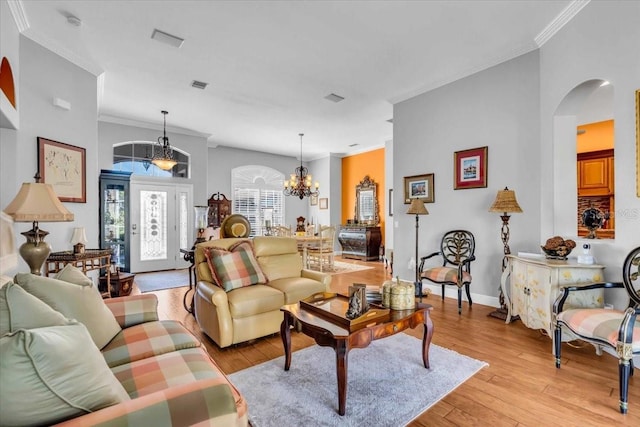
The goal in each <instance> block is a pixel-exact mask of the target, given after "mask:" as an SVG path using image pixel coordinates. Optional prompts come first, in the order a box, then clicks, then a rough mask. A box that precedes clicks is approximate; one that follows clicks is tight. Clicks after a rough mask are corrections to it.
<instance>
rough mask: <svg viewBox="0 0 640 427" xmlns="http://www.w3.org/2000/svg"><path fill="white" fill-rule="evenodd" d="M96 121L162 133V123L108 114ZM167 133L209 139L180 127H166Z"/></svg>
mask: <svg viewBox="0 0 640 427" xmlns="http://www.w3.org/2000/svg"><path fill="white" fill-rule="evenodd" d="M98 121H99V122H103V123H113V124H117V125H124V126H132V127H137V128H142V129H151V130H157V131H160V132H162V130H163V126H162V123H149V122H144V121H142V120H134V119H126V118H124V117H118V116H111V115H108V114H99V115H98ZM167 132H171V133H177V134H180V135H187V136H196V137H198V138H208V137H209V134H208V133H201V132H196V131H193V130H189V129H185V128H180V127H173V126H167Z"/></svg>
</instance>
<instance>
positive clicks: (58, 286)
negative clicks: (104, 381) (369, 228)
mask: <svg viewBox="0 0 640 427" xmlns="http://www.w3.org/2000/svg"><path fill="white" fill-rule="evenodd" d="M14 282H15V283H16V284H17V285H20V286H21V287H22V289H24V290H25V291H27V292H29V293H30V294H31V295H34V296H36V297H38V298H39V299H41V300H42V301H44V302H45V303H47V304H48V305H49V306H51V307H52V308H53V309H54V310H56V311H59V312H60V313H62V314H63V315H64V316H65V317H68V318H71V319H76V320H77V321H79V322H80V323H82V324H83V325H85V326H86V327H87V329H88V330H89V333H90V334H91V338H92V339H93V342H94V343H95V344H96V346H97V347H98V348H102V347H104V346H105V345H107V344H108V343H109V341H111V340H112V339H113V337H115V336H116V334H117V333H118V332H120V331H121V328H120V325H119V324H118V322H117V321H116V318H115V317H114V315H113V313H112V312H111V310H109V308H108V307H107V306H106V304H105V303H104V301H102V297H100V294H98V292H97V291H96V290H95V289H94V287H89V286H78V285H74V284H71V283H67V282H63V281H61V280H57V279H52V278H50V277H42V276H36V275H34V274H30V273H18V274H16V276H15V277H14Z"/></svg>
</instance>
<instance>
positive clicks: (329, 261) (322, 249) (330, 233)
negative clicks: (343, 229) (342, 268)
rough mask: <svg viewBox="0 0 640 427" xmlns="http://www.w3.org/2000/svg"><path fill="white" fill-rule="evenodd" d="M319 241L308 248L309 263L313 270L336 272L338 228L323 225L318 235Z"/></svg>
mask: <svg viewBox="0 0 640 427" xmlns="http://www.w3.org/2000/svg"><path fill="white" fill-rule="evenodd" d="M318 237H319V239H318V241H317V242H315V243H314V244H312V245H310V246H309V247H308V248H307V263H308V264H309V268H311V269H313V270H318V271H320V272H323V271H333V270H334V257H335V253H334V248H335V244H336V227H334V226H328V225H323V226H322V227H321V228H320V233H318Z"/></svg>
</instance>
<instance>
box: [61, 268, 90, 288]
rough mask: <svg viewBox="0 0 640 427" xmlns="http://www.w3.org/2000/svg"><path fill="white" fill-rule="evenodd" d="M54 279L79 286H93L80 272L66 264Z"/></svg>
mask: <svg viewBox="0 0 640 427" xmlns="http://www.w3.org/2000/svg"><path fill="white" fill-rule="evenodd" d="M55 278H56V279H58V280H62V281H63V282H69V283H73V284H74V285H80V286H93V280H91V279H90V278H88V277H87V276H86V275H85V274H84V273H83V272H82V270H80V269H79V268H78V267H76V266H75V265H72V264H67V265H65V266H64V268H63V269H62V270H60V271H59V272H58V274H56V275H55Z"/></svg>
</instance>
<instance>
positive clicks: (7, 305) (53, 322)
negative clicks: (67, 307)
mask: <svg viewBox="0 0 640 427" xmlns="http://www.w3.org/2000/svg"><path fill="white" fill-rule="evenodd" d="M70 322H74V321H73V320H70V319H67V318H66V317H64V316H63V315H62V314H60V313H58V312H57V311H55V310H54V309H53V308H51V307H49V306H48V305H47V304H45V303H44V302H42V301H40V300H39V299H38V298H36V297H34V296H33V295H31V294H30V293H28V292H27V291H25V290H24V289H22V288H21V287H20V286H18V285H16V284H14V283H13V282H9V283H7V284H6V285H4V286H3V287H2V288H0V336H3V335H5V334H8V333H10V332H15V331H17V330H18V329H33V328H41V327H44V326H61V325H68V324H69V323H70Z"/></svg>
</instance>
